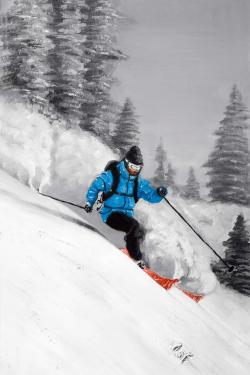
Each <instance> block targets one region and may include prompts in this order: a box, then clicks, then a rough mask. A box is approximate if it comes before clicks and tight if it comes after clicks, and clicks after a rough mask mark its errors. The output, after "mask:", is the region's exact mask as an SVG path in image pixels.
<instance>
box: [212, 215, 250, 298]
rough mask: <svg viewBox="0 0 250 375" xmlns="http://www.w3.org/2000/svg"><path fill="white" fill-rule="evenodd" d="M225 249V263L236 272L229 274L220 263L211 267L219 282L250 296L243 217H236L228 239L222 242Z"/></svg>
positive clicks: (248, 244) (249, 250)
mask: <svg viewBox="0 0 250 375" xmlns="http://www.w3.org/2000/svg"><path fill="white" fill-rule="evenodd" d="M223 245H224V246H225V247H226V252H225V259H224V260H225V261H226V262H227V263H228V264H229V265H232V266H235V269H236V271H235V272H233V273H229V272H228V271H227V269H226V266H225V265H224V264H223V263H222V262H221V261H220V262H218V263H217V264H215V265H214V266H213V271H214V272H215V274H216V275H217V277H218V279H219V281H220V282H221V283H222V284H224V285H226V286H228V287H230V288H233V289H235V290H237V291H239V292H240V293H242V294H246V295H250V242H249V234H248V232H247V230H246V222H245V220H244V217H243V215H239V216H238V217H237V220H236V223H235V225H234V227H233V230H232V231H231V232H229V238H228V239H227V240H226V241H224V242H223Z"/></svg>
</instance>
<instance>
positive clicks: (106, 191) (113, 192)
mask: <svg viewBox="0 0 250 375" xmlns="http://www.w3.org/2000/svg"><path fill="white" fill-rule="evenodd" d="M142 168H143V157H142V153H141V150H140V148H139V147H138V146H133V147H131V148H130V150H129V151H128V152H127V153H126V155H125V158H124V159H122V160H121V161H120V162H118V161H112V162H110V163H108V165H107V166H106V168H105V170H104V171H103V172H102V173H101V174H100V175H99V176H98V177H97V178H96V179H95V180H94V181H93V182H92V184H91V186H90V187H89V189H88V191H87V194H86V203H85V205H84V209H85V211H86V212H88V213H89V212H91V211H92V210H93V205H94V203H95V201H96V200H97V198H98V195H99V193H100V192H102V193H103V195H102V203H103V206H102V208H101V211H100V213H101V216H102V220H103V221H104V222H105V223H106V224H107V225H108V226H110V227H111V228H113V229H115V230H118V231H122V232H125V233H126V235H125V237H124V239H125V241H126V247H127V250H128V252H129V255H130V256H131V257H132V258H133V259H134V260H135V261H136V263H137V264H138V266H139V267H141V268H144V267H145V263H144V261H143V259H142V253H141V250H140V242H141V241H142V240H143V238H144V229H143V227H142V226H141V225H140V224H139V223H138V221H137V220H136V219H135V218H134V217H133V216H134V207H135V204H136V202H137V201H138V199H140V198H143V199H144V200H146V201H148V202H150V203H158V202H160V201H161V200H162V199H163V197H165V195H166V194H167V188H166V187H164V186H161V187H158V188H156V189H155V188H153V187H152V186H151V184H150V182H149V181H147V180H145V179H142V178H141V177H140V173H141V170H142Z"/></svg>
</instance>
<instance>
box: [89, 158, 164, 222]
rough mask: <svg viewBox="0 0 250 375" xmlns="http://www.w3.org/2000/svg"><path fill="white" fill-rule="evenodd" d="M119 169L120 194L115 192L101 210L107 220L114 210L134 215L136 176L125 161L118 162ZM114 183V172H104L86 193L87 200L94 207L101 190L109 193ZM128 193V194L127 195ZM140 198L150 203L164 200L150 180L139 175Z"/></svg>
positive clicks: (104, 219)
mask: <svg viewBox="0 0 250 375" xmlns="http://www.w3.org/2000/svg"><path fill="white" fill-rule="evenodd" d="M117 169H118V171H119V184H118V187H117V189H116V191H117V192H118V193H122V194H124V195H119V194H116V193H114V194H113V195H112V196H111V197H110V198H108V199H107V200H106V201H105V202H104V204H103V206H102V209H101V211H100V213H101V216H102V220H103V221H104V222H106V221H107V218H108V217H109V215H110V214H111V213H112V212H117V211H118V212H122V213H124V214H126V215H128V216H133V215H134V207H135V199H134V196H133V192H134V183H135V178H136V177H135V176H131V175H130V174H129V173H128V171H127V169H126V167H125V163H124V161H121V162H119V163H118V164H117ZM112 185H113V174H112V172H111V171H110V170H108V171H104V172H102V173H101V174H100V175H99V176H98V177H97V178H96V179H95V180H94V181H93V182H92V184H91V186H90V187H89V189H88V191H87V194H86V202H87V203H88V204H89V205H90V206H91V207H92V206H93V205H94V203H95V201H96V200H97V198H98V194H99V193H100V192H104V193H107V192H108V191H110V190H111V188H112ZM126 194H128V195H126ZM137 196H138V198H143V199H144V200H146V201H148V202H150V203H158V202H160V201H161V200H162V197H160V196H159V194H158V193H157V191H156V189H155V188H153V187H152V185H151V184H150V182H149V181H147V180H144V179H142V178H140V176H139V177H138V191H137Z"/></svg>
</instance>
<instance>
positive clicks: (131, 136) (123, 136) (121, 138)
mask: <svg viewBox="0 0 250 375" xmlns="http://www.w3.org/2000/svg"><path fill="white" fill-rule="evenodd" d="M112 143H113V147H114V148H115V149H118V150H119V151H120V153H121V155H122V156H124V154H125V153H126V151H127V150H128V149H129V148H130V147H132V146H133V145H139V128H138V120H137V116H136V114H135V107H134V106H133V103H132V101H131V100H130V99H129V98H127V99H126V101H125V103H124V106H123V108H122V110H121V113H120V115H119V117H118V120H117V123H116V127H115V129H114V134H113V137H112Z"/></svg>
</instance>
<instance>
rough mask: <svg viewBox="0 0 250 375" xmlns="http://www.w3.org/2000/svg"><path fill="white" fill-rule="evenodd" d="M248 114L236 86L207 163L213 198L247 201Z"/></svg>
mask: <svg viewBox="0 0 250 375" xmlns="http://www.w3.org/2000/svg"><path fill="white" fill-rule="evenodd" d="M247 120H248V114H247V110H246V106H245V105H244V104H243V102H242V96H241V94H240V92H239V90H238V89H237V87H236V86H234V87H233V90H232V92H231V95H230V103H229V105H228V106H227V107H226V111H225V117H224V119H223V120H222V121H221V122H220V127H219V129H218V130H217V131H216V132H215V134H216V136H217V142H216V145H215V149H214V151H213V152H212V153H211V155H210V157H209V159H208V161H207V163H206V164H205V165H204V166H205V167H207V168H209V171H208V172H207V174H208V176H209V179H210V181H209V183H208V185H207V186H208V187H209V188H210V196H211V197H212V200H213V201H220V202H234V203H237V204H246V203H247V202H248V186H247V184H248V166H249V149H248V138H247V135H246V129H247Z"/></svg>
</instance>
